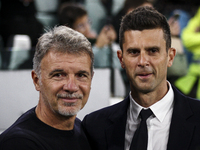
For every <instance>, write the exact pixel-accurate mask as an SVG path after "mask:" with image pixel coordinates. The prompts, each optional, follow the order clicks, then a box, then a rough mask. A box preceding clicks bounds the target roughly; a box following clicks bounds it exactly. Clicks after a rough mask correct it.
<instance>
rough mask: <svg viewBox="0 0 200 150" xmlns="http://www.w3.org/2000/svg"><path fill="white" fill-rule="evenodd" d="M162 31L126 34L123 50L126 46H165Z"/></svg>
mask: <svg viewBox="0 0 200 150" xmlns="http://www.w3.org/2000/svg"><path fill="white" fill-rule="evenodd" d="M165 43H166V41H165V39H164V33H163V30H162V29H148V30H142V31H139V30H129V31H126V32H125V33H124V43H123V48H125V49H126V46H165Z"/></svg>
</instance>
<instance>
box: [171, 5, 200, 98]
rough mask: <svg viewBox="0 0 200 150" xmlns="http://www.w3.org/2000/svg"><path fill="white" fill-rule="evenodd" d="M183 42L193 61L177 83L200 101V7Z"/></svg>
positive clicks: (183, 35) (185, 31) (186, 30)
mask: <svg viewBox="0 0 200 150" xmlns="http://www.w3.org/2000/svg"><path fill="white" fill-rule="evenodd" d="M182 40H183V44H184V45H185V47H186V48H187V49H188V50H189V51H190V52H192V54H193V59H192V62H191V64H190V66H189V70H188V73H187V75H186V76H184V77H181V78H180V79H178V80H177V81H176V83H175V85H176V86H177V88H179V89H180V90H181V91H182V92H183V93H184V94H186V95H189V96H191V97H194V98H197V99H200V7H199V9H198V11H197V13H196V14H195V16H194V17H193V18H191V19H190V20H189V22H188V25H187V26H186V28H185V29H184V30H183V33H182Z"/></svg>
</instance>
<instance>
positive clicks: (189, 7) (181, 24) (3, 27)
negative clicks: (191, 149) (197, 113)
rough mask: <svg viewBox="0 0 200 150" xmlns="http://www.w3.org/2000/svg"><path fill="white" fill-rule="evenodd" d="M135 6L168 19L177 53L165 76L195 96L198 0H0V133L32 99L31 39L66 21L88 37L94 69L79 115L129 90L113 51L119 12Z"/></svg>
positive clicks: (199, 61)
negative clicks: (150, 9) (89, 91)
mask: <svg viewBox="0 0 200 150" xmlns="http://www.w3.org/2000/svg"><path fill="white" fill-rule="evenodd" d="M139 6H150V7H155V8H156V9H157V10H158V11H159V12H161V13H162V14H164V15H165V16H166V18H167V19H168V22H169V24H170V29H171V34H172V47H175V48H176V49H177V54H176V57H175V60H174V63H173V65H172V67H170V68H169V70H168V76H167V78H168V80H169V81H170V82H171V84H173V85H174V86H176V87H177V88H178V89H179V90H180V91H181V92H182V93H183V94H185V95H188V96H191V97H193V98H197V99H199V100H200V1H199V0H0V133H1V132H2V131H4V130H5V129H6V128H8V127H9V126H10V125H11V124H12V123H13V122H14V121H15V120H16V119H17V118H18V117H19V116H20V115H21V114H23V113H24V112H26V111H27V110H28V109H30V108H32V107H34V106H36V105H37V102H38V96H39V93H38V92H37V91H36V90H35V88H34V85H33V83H32V79H31V70H32V59H33V55H34V51H35V45H36V43H37V39H38V38H39V37H40V36H41V34H43V33H44V32H45V30H48V29H50V28H53V27H54V26H59V25H66V26H69V27H71V28H73V29H74V30H77V31H79V32H81V33H83V34H84V35H85V36H86V37H87V38H88V39H89V40H90V42H91V43H92V47H93V52H94V55H95V64H94V72H95V74H94V78H93V81H92V89H91V94H90V97H89V100H88V103H87V104H86V106H85V107H84V108H83V110H81V112H80V113H79V114H78V117H79V118H80V119H82V118H83V117H84V116H85V115H86V114H87V113H90V112H92V111H95V110H97V109H100V108H102V107H105V106H109V105H113V104H114V103H116V102H119V101H121V100H123V99H124V98H125V97H126V96H128V94H129V91H130V88H129V83H128V80H127V78H126V73H125V71H124V70H123V69H121V67H120V63H119V61H118V58H117V53H116V52H117V50H119V49H120V47H119V43H118V42H119V39H118V33H119V27H120V21H121V19H122V17H123V16H124V15H125V14H127V13H129V12H130V11H132V10H133V9H135V8H137V7H139Z"/></svg>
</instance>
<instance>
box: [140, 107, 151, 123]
mask: <svg viewBox="0 0 200 150" xmlns="http://www.w3.org/2000/svg"><path fill="white" fill-rule="evenodd" d="M152 114H153V112H152V111H151V109H142V110H141V111H140V117H141V119H142V120H143V121H146V120H147V118H149V117H150V116H151V115H152Z"/></svg>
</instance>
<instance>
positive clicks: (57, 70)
mask: <svg viewBox="0 0 200 150" xmlns="http://www.w3.org/2000/svg"><path fill="white" fill-rule="evenodd" d="M56 72H64V70H63V69H55V70H53V71H52V72H50V73H49V75H50V76H52V75H53V74H54V73H56ZM78 73H85V74H87V75H90V73H89V72H88V71H85V70H80V71H78Z"/></svg>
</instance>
